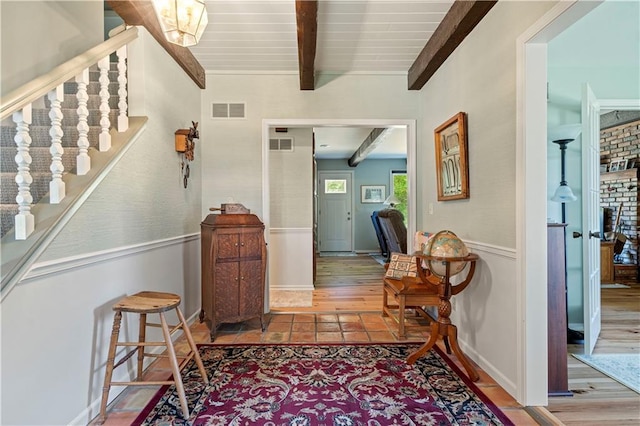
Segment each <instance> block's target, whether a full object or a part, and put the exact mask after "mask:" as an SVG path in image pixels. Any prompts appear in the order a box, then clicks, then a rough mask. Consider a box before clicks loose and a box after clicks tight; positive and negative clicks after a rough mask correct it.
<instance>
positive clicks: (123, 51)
mask: <svg viewBox="0 0 640 426" xmlns="http://www.w3.org/2000/svg"><path fill="white" fill-rule="evenodd" d="M116 55H118V96H119V99H118V109H119V110H120V114H119V115H118V132H124V131H126V130H127V129H128V128H129V117H128V116H127V63H126V62H125V61H126V59H127V46H122V47H121V48H120V49H118V50H116Z"/></svg>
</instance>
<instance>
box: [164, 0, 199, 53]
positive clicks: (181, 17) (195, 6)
mask: <svg viewBox="0 0 640 426" xmlns="http://www.w3.org/2000/svg"><path fill="white" fill-rule="evenodd" d="M204 3H205V2H204V0H153V8H154V10H155V12H156V16H157V17H158V21H159V22H160V27H161V28H162V32H163V33H164V36H165V38H166V39H167V41H169V42H171V43H174V44H177V45H180V46H183V47H188V46H194V45H196V44H198V42H199V41H200V37H202V33H204V30H205V28H206V27H207V24H208V23H209V18H208V17H207V8H206V7H205V4H204Z"/></svg>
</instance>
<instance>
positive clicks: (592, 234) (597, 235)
mask: <svg viewBox="0 0 640 426" xmlns="http://www.w3.org/2000/svg"><path fill="white" fill-rule="evenodd" d="M589 238H600V231H591V232H589Z"/></svg>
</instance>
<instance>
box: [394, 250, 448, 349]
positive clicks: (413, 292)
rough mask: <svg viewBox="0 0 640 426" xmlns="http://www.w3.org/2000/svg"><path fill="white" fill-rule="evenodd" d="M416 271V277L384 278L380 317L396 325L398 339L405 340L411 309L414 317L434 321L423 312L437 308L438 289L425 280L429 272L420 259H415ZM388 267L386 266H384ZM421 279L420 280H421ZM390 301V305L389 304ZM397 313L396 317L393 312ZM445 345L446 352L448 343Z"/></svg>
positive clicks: (438, 300)
mask: <svg viewBox="0 0 640 426" xmlns="http://www.w3.org/2000/svg"><path fill="white" fill-rule="evenodd" d="M415 262H416V267H417V270H418V276H417V277H411V276H404V277H402V278H400V279H395V278H389V277H385V278H384V280H383V282H384V292H383V294H382V315H383V316H390V317H392V318H394V319H395V320H396V322H397V323H398V335H399V337H400V339H404V338H406V328H407V324H406V310H407V309H413V310H414V311H415V313H416V315H419V316H421V317H423V318H425V319H427V320H428V321H429V322H433V321H436V318H434V317H433V316H431V315H430V314H429V313H428V312H426V311H425V310H424V307H425V306H436V307H437V306H438V304H439V303H440V296H439V295H438V287H437V286H436V285H433V284H431V283H430V282H429V281H427V280H426V278H425V277H426V275H428V274H429V271H427V270H424V269H423V268H422V262H421V260H420V258H418V257H416V258H415ZM385 267H388V264H387V265H385ZM421 277H422V278H421ZM390 299H391V301H392V303H389V300H390ZM396 311H397V315H396V314H395V312H396ZM445 344H446V345H447V351H448V349H449V348H448V343H447V342H445Z"/></svg>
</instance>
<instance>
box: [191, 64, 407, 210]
mask: <svg viewBox="0 0 640 426" xmlns="http://www.w3.org/2000/svg"><path fill="white" fill-rule="evenodd" d="M299 84H300V83H299V80H298V76H297V75H294V74H280V75H256V74H249V75H225V74H222V75H214V74H208V75H207V88H206V90H205V91H204V93H203V96H202V111H203V114H204V115H205V116H204V117H203V119H202V125H203V127H202V132H203V134H206V139H204V140H203V144H202V145H203V165H204V166H203V171H202V184H203V187H202V206H203V209H208V208H209V207H212V206H219V205H220V203H225V202H227V200H228V199H230V198H233V199H234V200H235V201H236V202H240V203H242V204H244V205H245V206H246V207H248V208H249V209H251V211H252V212H253V213H255V214H257V215H258V216H260V217H262V216H263V211H264V206H263V205H262V149H263V148H262V133H261V132H262V120H263V119H280V118H285V119H301V118H305V119H327V120H330V119H391V118H396V119H415V120H418V119H419V114H418V107H417V99H418V93H417V92H409V91H408V90H407V78H406V76H400V75H379V76H373V75H342V76H332V79H329V78H326V79H324V80H321V81H320V83H319V84H318V87H317V88H316V90H313V91H301V90H300V89H299V87H300V86H299ZM213 102H222V103H227V102H230V103H234V102H245V103H246V119H233V120H224V119H211V118H208V116H209V114H210V111H211V103H213ZM310 161H311V159H310V158H309V162H310ZM203 213H204V212H203Z"/></svg>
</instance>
